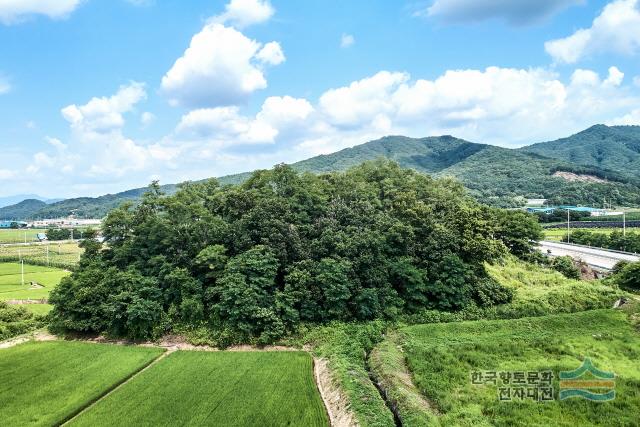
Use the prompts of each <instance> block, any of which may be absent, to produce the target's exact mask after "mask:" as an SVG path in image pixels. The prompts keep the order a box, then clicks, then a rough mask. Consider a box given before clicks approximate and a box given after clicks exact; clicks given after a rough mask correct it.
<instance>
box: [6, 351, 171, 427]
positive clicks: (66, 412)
mask: <svg viewBox="0 0 640 427" xmlns="http://www.w3.org/2000/svg"><path fill="white" fill-rule="evenodd" d="M161 353H162V350H161V349H157V348H144V347H128V346H115V345H103V344H85V343H77V342H40V343H36V342H31V343H26V344H21V345H19V346H16V347H12V348H8V349H2V350H0V384H2V387H0V402H2V405H0V419H1V420H2V424H3V425H5V426H26V425H32V426H50V425H58V424H59V423H61V422H63V421H64V420H66V419H68V418H69V417H71V416H72V415H73V414H75V413H77V412H78V411H80V410H81V409H82V408H84V407H85V406H87V405H88V404H90V403H91V402H93V401H94V400H96V399H98V398H99V397H101V396H102V395H103V394H104V393H106V392H107V391H108V390H110V389H112V388H113V387H115V386H116V385H117V384H119V383H120V382H122V381H123V380H125V379H126V378H128V377H129V376H130V375H132V374H133V373H134V372H136V371H138V370H139V369H141V368H143V367H144V366H146V365H147V364H149V363H150V362H151V361H153V360H154V359H155V358H156V357H158V356H159V355H160V354H161Z"/></svg>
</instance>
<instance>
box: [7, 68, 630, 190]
mask: <svg viewBox="0 0 640 427" xmlns="http://www.w3.org/2000/svg"><path fill="white" fill-rule="evenodd" d="M625 83H627V82H626V81H625V79H624V74H623V72H622V71H621V70H619V69H618V68H616V67H611V68H610V69H609V72H608V73H607V74H604V75H599V74H598V73H596V72H594V71H592V70H588V69H578V70H575V72H574V73H573V75H571V77H570V78H567V79H564V78H562V77H561V76H560V74H558V73H556V72H555V71H553V67H550V68H536V69H513V68H500V67H488V68H486V69H483V70H473V69H468V70H449V71H447V72H445V73H443V74H442V75H440V76H438V77H436V78H433V79H421V78H412V77H411V76H410V75H409V74H407V73H403V72H390V71H381V72H379V73H376V74H374V75H372V76H368V77H365V78H362V79H360V80H358V81H354V82H351V83H348V84H345V85H344V86H343V87H336V88H332V89H328V90H326V91H325V92H324V94H322V95H321V96H320V97H319V98H318V99H317V100H314V101H313V102H312V101H311V100H307V99H302V98H294V97H290V96H273V97H269V98H267V99H266V100H265V101H264V103H263V104H262V106H261V108H260V109H259V110H258V111H257V112H256V113H255V114H249V113H248V112H246V111H245V109H244V108H242V107H239V106H223V107H211V108H200V109H195V110H192V111H190V112H187V113H185V114H184V115H183V116H182V118H181V120H180V122H179V124H178V125H177V126H176V128H175V129H174V131H173V132H171V133H170V134H169V135H167V136H165V137H164V138H161V139H160V140H156V141H142V140H133V139H131V138H129V137H127V136H126V135H124V134H123V127H122V126H120V125H118V126H107V129H110V130H109V131H105V132H102V133H98V132H95V131H94V130H91V131H87V132H81V131H79V130H84V129H94V126H92V125H91V123H92V121H93V120H98V119H97V118H96V117H94V116H91V117H89V116H87V115H85V113H86V108H85V109H84V110H85V111H83V107H86V105H89V104H92V102H91V101H90V102H88V103H87V104H86V105H82V106H77V110H78V111H79V112H80V113H81V117H80V116H79V117H80V119H79V120H80V122H82V123H83V124H82V126H80V127H74V126H75V125H76V124H77V123H78V120H76V119H75V118H76V115H75V114H71V116H70V118H71V119H72V120H71V121H70V123H71V129H72V133H71V138H70V139H69V141H65V142H64V143H62V142H61V141H58V140H54V139H50V140H48V143H49V148H48V149H45V150H42V151H41V154H40V153H37V154H36V156H34V157H33V158H30V159H29V162H30V163H31V164H32V165H31V172H32V173H30V174H24V175H26V176H28V177H29V179H33V180H35V179H40V180H44V179H46V180H47V181H46V182H48V183H50V185H56V188H65V189H67V188H69V191H76V192H80V191H81V194H87V192H89V191H91V192H92V193H91V194H99V193H100V192H101V191H102V192H104V191H113V190H114V189H115V190H123V189H126V188H132V187H134V186H137V185H141V184H143V183H145V182H148V181H149V180H150V179H153V178H159V179H161V180H162V182H165V183H170V182H180V181H183V180H186V179H201V178H205V177H210V176H222V175H226V174H229V173H236V172H243V171H250V170H253V169H255V168H264V167H270V166H272V165H273V164H275V163H279V162H294V161H297V160H301V159H305V158H308V157H311V156H314V155H317V154H326V153H330V152H334V151H336V150H339V149H342V148H346V147H349V146H353V145H356V144H361V143H364V142H366V141H369V140H372V139H376V138H380V137H382V136H385V135H391V134H395V135H398V134H399V135H407V136H411V137H423V136H430V135H443V134H451V135H454V136H457V137H461V138H465V139H467V140H470V141H474V142H480V143H490V144H496V145H502V146H517V145H522V144H525V143H532V142H536V141H542V140H549V139H555V138H558V137H562V136H566V135H568V134H571V133H574V132H576V131H579V130H582V129H585V128H587V127H589V126H591V125H593V124H594V123H610V124H622V123H624V124H634V123H636V124H637V123H639V120H640V111H639V110H638V105H640V90H639V89H638V88H637V87H635V86H633V85H632V84H631V83H630V82H629V84H628V85H626V84H625ZM121 91H122V89H121V90H120V91H118V93H116V95H114V96H112V97H105V98H98V99H99V100H102V102H100V103H99V104H100V105H102V104H105V105H114V104H118V105H127V107H122V108H121V109H120V110H123V109H124V110H128V111H130V110H132V109H133V108H134V105H131V102H128V103H127V102H123V103H115V102H106V101H107V100H112V99H113V98H118V97H119V96H118V94H120V92H121ZM126 98H129V99H132V98H135V97H126ZM94 104H95V103H94ZM92 105H93V104H92ZM103 110H107V111H112V109H109V108H105V109H103ZM116 110H117V109H116ZM120 110H117V111H120ZM74 111H75V110H74ZM105 114H106V115H107V116H109V114H107V113H105ZM119 114H120V116H121V118H122V122H123V121H124V119H126V118H127V114H126V112H121V113H119ZM132 116H133V114H132ZM134 117H135V118H136V119H138V118H140V117H141V116H137V115H136V116H134ZM98 121H99V122H102V120H98ZM107 122H109V123H111V121H109V120H107ZM113 122H114V123H122V122H121V121H113ZM99 128H102V127H99ZM0 161H2V162H4V164H0V168H2V167H4V168H6V169H7V170H8V169H15V168H14V167H13V163H12V162H11V161H10V160H6V159H5V158H2V159H0ZM24 168H25V167H24V166H23V167H21V169H22V170H24ZM16 170H17V169H16ZM65 174H66V175H65ZM78 181H81V182H82V186H73V185H72V184H77V183H78ZM54 183H55V184H54ZM114 186H116V187H115V188H114Z"/></svg>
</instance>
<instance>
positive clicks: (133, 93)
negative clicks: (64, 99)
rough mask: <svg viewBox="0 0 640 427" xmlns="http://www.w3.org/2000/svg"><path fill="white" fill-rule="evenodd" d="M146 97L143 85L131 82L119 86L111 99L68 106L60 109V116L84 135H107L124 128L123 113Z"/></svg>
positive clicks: (100, 99) (97, 99)
mask: <svg viewBox="0 0 640 427" xmlns="http://www.w3.org/2000/svg"><path fill="white" fill-rule="evenodd" d="M146 96H147V94H146V92H145V90H144V84H143V83H137V82H132V83H130V84H129V85H126V86H121V87H120V89H119V90H118V92H117V93H116V94H115V95H113V96H111V97H108V98H107V97H101V98H92V99H91V100H90V101H89V102H88V103H86V104H85V105H81V106H78V105H76V104H72V105H69V106H67V107H65V108H63V109H62V116H63V117H64V118H65V119H66V120H67V121H68V122H69V123H70V124H71V128H72V129H73V130H74V131H76V132H80V133H82V134H85V135H90V134H108V133H111V132H113V131H115V130H119V129H120V128H122V127H123V126H124V117H123V116H122V115H123V114H124V113H127V112H129V111H131V110H132V109H133V107H134V106H135V104H137V103H138V102H140V101H142V100H143V99H145V98H146Z"/></svg>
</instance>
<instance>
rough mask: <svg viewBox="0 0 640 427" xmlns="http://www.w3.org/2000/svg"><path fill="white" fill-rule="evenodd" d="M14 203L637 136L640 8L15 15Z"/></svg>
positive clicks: (310, 5) (356, 5) (465, 4)
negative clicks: (599, 127) (366, 158)
mask: <svg viewBox="0 0 640 427" xmlns="http://www.w3.org/2000/svg"><path fill="white" fill-rule="evenodd" d="M0 46H2V50H1V51H0V52H1V54H0V111H2V114H0V148H2V155H1V156H0V196H4V195H10V194H16V193H37V194H41V195H43V196H47V197H70V196H79V195H91V196H93V195H100V194H104V193H107V192H117V191H122V190H126V189H129V188H132V187H139V186H144V185H146V184H147V183H148V182H149V181H150V180H152V179H160V180H161V182H163V183H172V182H179V181H183V180H187V179H201V178H205V177H211V176H221V175H225V174H228V173H235V172H242V171H246V170H252V169H255V168H260V167H270V166H271V165H273V164H275V163H278V162H283V161H284V162H291V161H296V160H300V159H303V158H307V157H310V156H313V155H316V154H321V153H329V152H333V151H336V150H339V149H341V148H344V147H348V146H353V145H355V144H359V143H362V142H366V141H367V140H370V139H374V138H378V137H381V136H384V135H388V134H404V135H408V136H416V137H419V136H429V135H439V134H453V135H456V136H459V137H462V138H465V139H468V140H471V141H474V142H483V143H491V144H498V145H503V146H510V147H515V146H520V145H523V144H528V143H532V142H538V141H542V140H547V139H555V138H558V137H562V136H566V135H568V134H571V133H573V132H576V131H579V130H581V129H583V128H586V127H588V126H590V125H592V124H595V123H607V124H640V77H639V76H640V67H639V65H640V62H639V61H638V59H639V58H638V55H639V54H640V0H614V1H595V0H521V1H518V2H514V1H512V0H426V1H412V0H406V1H364V0H354V1H334V0H322V1H321V0H309V1H305V2H299V1H288V0H271V1H267V0H225V1H214V0H209V1H200V0H192V1H189V2H184V1H178V0H84V1H81V0H24V1H20V2H16V1H14V0H0Z"/></svg>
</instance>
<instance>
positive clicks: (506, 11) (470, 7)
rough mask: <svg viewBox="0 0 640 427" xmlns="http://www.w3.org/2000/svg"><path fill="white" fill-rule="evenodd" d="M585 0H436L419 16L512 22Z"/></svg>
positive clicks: (543, 16) (451, 20) (526, 20)
mask: <svg viewBox="0 0 640 427" xmlns="http://www.w3.org/2000/svg"><path fill="white" fill-rule="evenodd" d="M581 3H584V0H517V1H515V0H435V2H434V3H433V4H432V5H431V6H429V7H428V8H427V9H421V10H418V11H417V12H415V13H414V15H415V16H429V17H436V18H439V19H441V20H443V21H445V22H449V23H468V22H480V21H486V20H490V19H502V20H504V21H506V22H508V23H509V24H512V25H527V24H532V23H536V22H539V21H542V20H544V19H546V18H549V17H550V16H552V15H554V14H556V13H558V12H560V11H562V10H564V9H566V8H568V7H569V6H573V5H575V4H581Z"/></svg>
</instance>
